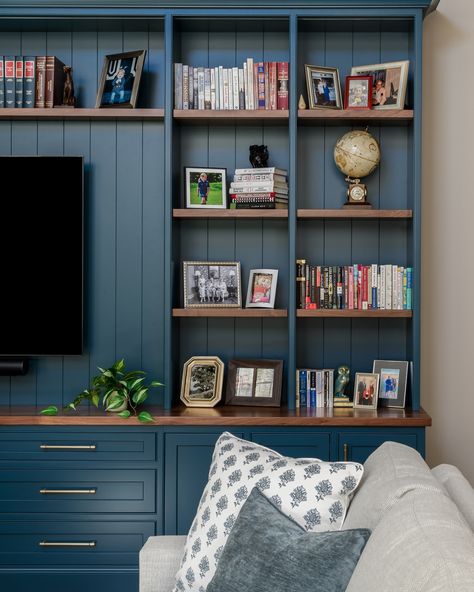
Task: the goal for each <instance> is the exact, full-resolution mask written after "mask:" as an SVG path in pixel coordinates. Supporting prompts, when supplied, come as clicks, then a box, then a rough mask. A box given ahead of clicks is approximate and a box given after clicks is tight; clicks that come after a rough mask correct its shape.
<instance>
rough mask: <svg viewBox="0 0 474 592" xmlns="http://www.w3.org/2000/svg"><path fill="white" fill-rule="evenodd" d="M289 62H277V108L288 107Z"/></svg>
mask: <svg viewBox="0 0 474 592" xmlns="http://www.w3.org/2000/svg"><path fill="white" fill-rule="evenodd" d="M288 71H289V70H288V62H278V64H277V77H278V82H277V109H288V81H289V78H288Z"/></svg>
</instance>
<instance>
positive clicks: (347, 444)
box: [338, 428, 424, 463]
mask: <svg viewBox="0 0 474 592" xmlns="http://www.w3.org/2000/svg"><path fill="white" fill-rule="evenodd" d="M420 430H421V432H420ZM387 441H392V442H399V443H400V444H405V445H406V446H411V447H412V448H415V449H416V450H418V451H420V452H423V450H422V447H423V441H424V436H423V428H418V429H416V428H413V429H410V430H408V429H407V428H400V429H397V428H380V429H376V428H373V429H370V428H361V429H360V431H355V430H351V431H347V432H346V431H342V432H340V433H339V437H338V457H339V460H344V459H346V458H347V460H352V461H355V462H360V463H364V462H365V461H366V460H367V458H368V457H369V456H370V455H371V454H372V452H374V450H376V449H377V448H378V447H379V446H381V445H382V444H383V443H384V442H387Z"/></svg>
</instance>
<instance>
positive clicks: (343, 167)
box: [334, 130, 380, 208]
mask: <svg viewBox="0 0 474 592" xmlns="http://www.w3.org/2000/svg"><path fill="white" fill-rule="evenodd" d="M334 162H335V163H336V166H337V168H338V169H339V170H340V171H341V173H343V174H344V175H346V178H345V181H346V182H347V183H348V184H349V187H348V189H347V201H346V203H345V204H344V206H343V207H357V208H371V207H372V206H371V205H370V204H369V203H368V202H367V200H366V198H367V187H366V186H365V185H364V184H363V183H361V182H360V180H361V178H362V177H366V176H367V175H370V173H372V172H373V171H374V170H375V169H376V168H377V167H378V165H379V163H380V146H379V144H378V142H377V140H376V139H375V138H374V137H373V136H372V135H371V134H369V132H368V131H367V130H365V131H364V130H353V131H350V132H347V134H344V135H343V136H342V137H341V138H339V140H338V141H337V142H336V146H335V148H334Z"/></svg>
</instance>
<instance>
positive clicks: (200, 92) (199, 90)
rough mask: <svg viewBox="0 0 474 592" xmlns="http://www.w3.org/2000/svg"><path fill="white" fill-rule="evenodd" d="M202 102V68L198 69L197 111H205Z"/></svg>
mask: <svg viewBox="0 0 474 592" xmlns="http://www.w3.org/2000/svg"><path fill="white" fill-rule="evenodd" d="M204 101H205V99H204V68H198V109H201V110H204V109H205V103H204Z"/></svg>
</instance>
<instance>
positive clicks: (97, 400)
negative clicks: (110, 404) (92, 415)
mask: <svg viewBox="0 0 474 592" xmlns="http://www.w3.org/2000/svg"><path fill="white" fill-rule="evenodd" d="M91 401H92V404H93V405H94V406H95V407H98V406H99V403H100V397H99V393H94V394H93V395H92V399H91Z"/></svg>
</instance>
